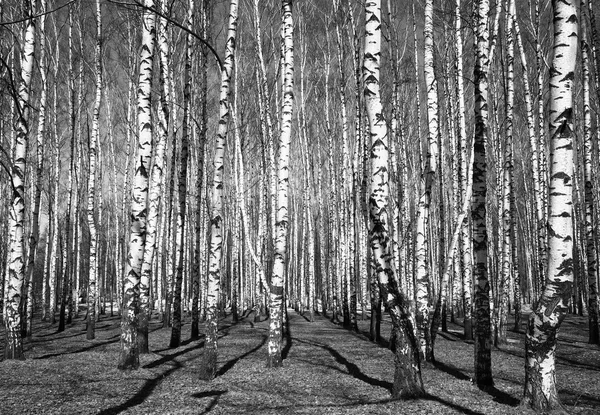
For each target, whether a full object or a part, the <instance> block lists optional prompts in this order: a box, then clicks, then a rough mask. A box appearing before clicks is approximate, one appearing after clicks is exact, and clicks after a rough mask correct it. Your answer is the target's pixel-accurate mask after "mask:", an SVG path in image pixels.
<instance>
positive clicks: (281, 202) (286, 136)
mask: <svg viewBox="0 0 600 415" xmlns="http://www.w3.org/2000/svg"><path fill="white" fill-rule="evenodd" d="M281 6H282V9H281V12H282V21H281V38H282V49H283V50H282V52H283V62H282V65H283V100H282V103H281V123H280V126H281V130H280V135H279V158H278V160H277V205H276V208H277V209H276V219H275V247H274V257H273V271H272V274H271V292H270V293H269V316H270V319H269V341H268V345H267V351H268V357H267V366H268V367H281V365H282V356H281V352H282V347H281V346H282V341H281V337H282V330H281V328H282V323H283V314H282V313H283V307H284V304H283V287H284V281H285V257H286V252H287V235H288V224H289V218H288V189H289V166H290V145H291V138H292V115H293V114H292V111H293V109H294V21H293V16H292V0H282V2H281Z"/></svg>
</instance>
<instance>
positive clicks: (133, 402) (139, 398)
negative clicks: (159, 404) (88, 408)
mask: <svg viewBox="0 0 600 415" xmlns="http://www.w3.org/2000/svg"><path fill="white" fill-rule="evenodd" d="M175 364H176V366H175V367H172V368H171V369H169V370H167V371H166V372H164V373H162V374H160V375H158V376H157V377H155V378H152V379H148V380H147V381H146V383H145V384H144V386H142V388H141V389H140V390H139V391H138V392H137V393H136V394H135V395H133V396H132V397H131V398H129V399H127V400H126V401H125V402H123V403H122V404H121V405H119V406H113V407H112V408H107V409H104V410H103V411H101V412H98V415H114V414H119V413H121V412H123V411H126V410H127V409H130V408H133V407H134V406H138V405H139V404H141V403H143V402H144V401H145V400H146V398H147V397H148V396H150V395H151V394H152V392H153V391H154V389H156V387H157V386H158V385H159V384H160V383H161V382H162V381H163V380H164V379H165V378H166V377H168V376H170V375H171V374H172V373H173V372H175V371H176V370H178V369H181V368H182V367H183V365H182V364H181V363H179V362H175Z"/></svg>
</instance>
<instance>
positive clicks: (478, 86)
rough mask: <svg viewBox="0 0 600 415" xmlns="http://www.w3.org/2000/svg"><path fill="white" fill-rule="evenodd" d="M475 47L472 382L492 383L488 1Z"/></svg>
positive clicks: (480, 12) (482, 5)
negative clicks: (489, 251)
mask: <svg viewBox="0 0 600 415" xmlns="http://www.w3.org/2000/svg"><path fill="white" fill-rule="evenodd" d="M476 13H477V45H476V46H477V50H476V54H477V56H476V60H475V71H474V75H475V138H474V139H475V143H474V155H473V157H474V160H473V198H472V205H471V206H472V207H471V217H472V220H473V277H474V279H475V280H476V283H475V301H474V305H475V336H474V338H475V382H476V383H477V385H478V386H480V387H483V386H490V385H493V383H494V381H493V379H492V350H491V346H492V345H491V322H490V284H489V280H488V270H487V260H488V258H487V250H488V237H487V230H486V190H487V187H486V186H487V183H486V176H487V166H486V146H487V138H488V80H487V76H488V65H489V59H488V54H489V28H488V25H487V20H488V14H489V0H479V2H478V5H477V10H476Z"/></svg>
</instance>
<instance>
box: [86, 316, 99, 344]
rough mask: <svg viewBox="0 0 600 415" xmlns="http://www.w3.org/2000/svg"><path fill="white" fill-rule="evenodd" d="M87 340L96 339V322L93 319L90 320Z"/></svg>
mask: <svg viewBox="0 0 600 415" xmlns="http://www.w3.org/2000/svg"><path fill="white" fill-rule="evenodd" d="M85 338H86V339H87V340H94V339H95V338H96V320H95V319H94V318H93V317H92V318H88V321H87V329H86V336H85Z"/></svg>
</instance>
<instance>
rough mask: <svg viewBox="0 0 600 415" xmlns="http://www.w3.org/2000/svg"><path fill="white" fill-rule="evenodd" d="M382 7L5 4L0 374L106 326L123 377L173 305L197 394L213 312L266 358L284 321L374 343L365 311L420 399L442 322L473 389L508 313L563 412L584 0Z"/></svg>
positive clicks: (584, 231)
mask: <svg viewBox="0 0 600 415" xmlns="http://www.w3.org/2000/svg"><path fill="white" fill-rule="evenodd" d="M92 3H93V7H92ZM383 3H384V4H382V2H381V0H368V1H366V2H365V4H364V8H363V5H361V4H359V3H357V2H347V1H343V0H334V1H333V2H327V1H323V0H311V1H302V2H296V3H294V4H293V2H292V0H282V1H281V2H277V1H275V0H240V1H238V0H230V1H229V2H220V3H217V2H214V1H210V0H176V1H174V2H166V1H164V0H136V1H134V2H131V3H123V2H113V1H111V0H96V1H95V2H83V1H81V0H75V1H66V0H37V1H36V0H23V1H20V2H5V1H0V82H1V85H2V88H1V89H0V108H2V110H1V111H0V149H1V154H0V163H1V167H2V169H0V194H2V195H4V196H3V197H2V198H1V199H0V200H1V204H0V218H2V219H1V220H0V234H1V235H2V238H0V275H1V277H2V278H1V282H2V293H3V295H2V312H3V318H4V324H5V331H6V339H5V344H4V351H5V353H4V357H5V359H23V358H24V354H23V339H24V338H26V337H30V336H31V335H32V324H31V322H32V319H33V318H37V316H38V315H39V316H40V318H42V319H43V320H49V321H50V323H51V324H56V321H55V319H56V315H57V313H58V317H59V322H58V330H59V331H60V330H64V329H65V327H66V325H67V324H70V323H72V321H73V319H74V318H76V317H78V316H80V315H81V313H83V312H84V313H85V319H86V322H87V338H88V339H90V340H91V339H94V337H95V322H96V321H97V320H98V319H100V318H102V315H103V314H105V313H107V312H110V313H111V315H112V314H114V313H120V314H121V318H122V324H121V327H122V335H121V355H120V358H119V362H118V366H119V368H121V369H127V370H131V369H136V368H137V367H138V366H139V354H140V353H148V352H149V351H150V350H151V349H152V348H153V347H154V345H152V344H149V342H148V322H149V320H150V319H153V318H159V319H161V320H162V321H163V322H164V325H165V326H166V327H171V330H172V336H171V341H170V345H169V346H170V347H178V346H179V345H180V344H181V340H182V336H186V335H187V334H186V333H183V332H182V330H181V327H182V321H183V318H184V316H185V313H189V314H191V319H192V330H191V333H190V336H191V338H192V339H198V338H199V335H200V331H201V326H200V322H204V323H205V325H204V327H205V346H204V347H205V353H204V357H203V359H204V360H203V364H202V373H200V374H199V376H200V377H201V378H203V379H206V380H210V379H213V378H214V377H215V375H216V373H217V350H218V344H217V337H218V336H217V327H218V321H219V318H220V316H221V315H222V314H223V313H225V312H229V313H232V314H233V315H234V317H233V318H234V319H237V318H239V316H242V315H244V316H247V315H249V314H250V313H253V314H254V318H255V319H256V320H257V321H260V320H261V319H264V318H269V319H270V325H269V340H268V346H267V351H268V361H267V365H268V366H269V367H279V366H281V365H282V338H283V335H284V331H285V330H286V327H285V322H286V309H287V308H288V307H293V308H295V309H296V310H297V311H298V312H302V313H304V312H308V318H309V320H310V321H313V320H314V313H317V312H318V313H322V314H323V315H326V316H328V317H330V318H331V319H332V321H335V322H339V323H340V324H342V325H343V326H344V327H346V328H348V329H349V330H357V327H358V325H357V319H359V318H363V319H364V318H366V316H367V315H370V318H371V326H370V327H371V329H370V335H371V338H372V340H373V341H379V338H380V328H381V324H380V322H381V318H382V309H384V310H386V311H387V312H389V314H390V317H391V320H392V326H393V330H392V334H391V336H392V344H393V346H394V349H395V364H396V376H395V379H394V388H393V392H392V394H393V396H394V397H405V398H406V397H418V396H421V395H423V394H424V393H425V391H426V387H427V385H424V384H423V381H422V379H421V374H420V365H421V362H423V361H434V360H435V354H434V350H435V338H436V334H437V333H438V331H439V330H440V329H441V330H447V322H448V320H451V321H453V322H461V323H462V324H463V327H464V335H465V338H466V339H474V342H475V357H474V367H475V382H476V384H477V385H478V386H480V387H489V386H491V385H493V372H492V369H493V368H492V363H491V354H492V353H493V350H492V345H493V344H495V345H499V344H502V343H503V342H505V341H506V336H507V330H509V329H513V330H515V331H518V332H520V331H522V330H523V329H524V325H523V323H522V322H521V312H522V309H523V307H524V306H528V307H530V308H531V310H532V312H531V315H530V317H529V321H528V322H527V323H526V324H527V328H526V330H525V333H526V334H525V335H526V355H527V356H526V365H525V367H526V385H525V387H524V398H523V403H524V404H525V405H528V406H530V407H532V408H534V409H536V410H538V411H541V412H543V411H549V410H552V409H556V408H560V402H559V400H558V394H557V388H556V385H555V376H554V371H555V363H554V359H555V356H554V353H555V348H556V342H557V332H558V330H559V327H560V323H561V321H562V320H563V318H564V316H565V314H566V313H568V312H571V313H579V314H581V315H583V314H587V315H588V317H589V341H590V343H594V344H599V343H600V338H599V337H600V335H599V332H600V331H599V323H598V300H597V290H598V271H597V257H598V252H597V249H598V244H597V235H598V228H597V225H598V219H599V217H598V213H597V200H598V196H599V195H598V191H597V189H598V181H597V178H598V175H597V171H598V167H599V162H598V140H597V138H598V137H599V135H598V131H600V130H599V127H600V122H599V117H598V115H597V114H598V105H599V100H600V51H599V50H598V47H600V39H599V38H598V30H597V25H596V20H595V12H596V8H595V5H594V3H593V2H591V1H588V2H586V1H585V0H581V1H580V2H579V1H576V0H562V1H551V2H550V1H548V0H530V1H528V2H525V1H522V2H521V1H515V0H495V1H489V0H473V1H461V0H455V1H454V2H449V1H445V2H441V1H434V0H426V1H424V2H417V1H415V2H412V1H409V0H405V1H400V2H393V1H389V0H388V1H387V2H383ZM406 10H412V13H405V11H406ZM550 22H552V25H550ZM547 28H550V29H547ZM471 46H473V47H471ZM546 62H548V64H547V63H546ZM594 92H595V93H594ZM594 138H596V139H594ZM209 161H212V163H209ZM25 238H27V240H26V239H25ZM26 241H27V243H26ZM107 307H108V308H109V309H110V310H107ZM511 314H512V315H513V316H514V322H513V323H511V322H509V316H510V315H511Z"/></svg>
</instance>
